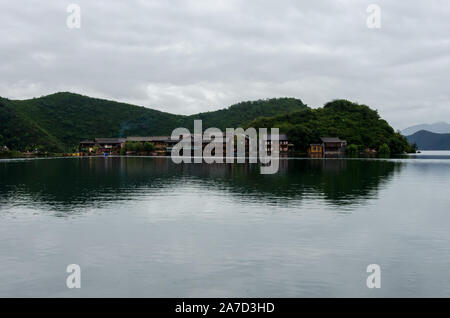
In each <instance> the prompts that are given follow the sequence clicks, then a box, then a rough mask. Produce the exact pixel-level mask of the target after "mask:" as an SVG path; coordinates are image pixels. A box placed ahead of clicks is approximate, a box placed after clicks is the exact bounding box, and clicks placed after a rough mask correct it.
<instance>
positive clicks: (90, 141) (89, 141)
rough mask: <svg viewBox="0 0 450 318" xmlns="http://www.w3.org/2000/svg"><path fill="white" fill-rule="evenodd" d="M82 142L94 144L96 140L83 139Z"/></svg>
mask: <svg viewBox="0 0 450 318" xmlns="http://www.w3.org/2000/svg"><path fill="white" fill-rule="evenodd" d="M80 144H94V141H93V140H83V141H80Z"/></svg>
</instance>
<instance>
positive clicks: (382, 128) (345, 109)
mask: <svg viewBox="0 0 450 318" xmlns="http://www.w3.org/2000/svg"><path fill="white" fill-rule="evenodd" d="M249 126H251V127H267V128H269V127H278V128H280V132H282V133H286V134H288V135H289V136H290V140H291V141H292V142H293V143H294V144H295V146H296V149H297V150H301V151H306V149H307V148H308V145H309V144H310V143H318V142H320V137H340V138H341V139H345V140H347V142H348V144H354V145H357V146H359V148H360V149H365V148H371V149H379V147H380V146H381V145H382V144H384V143H386V144H387V145H388V146H389V148H390V151H391V152H392V153H403V152H409V151H412V150H413V149H411V146H410V145H409V143H408V141H407V140H406V139H405V137H403V136H402V135H400V134H399V133H397V132H395V131H394V129H393V128H392V127H391V126H390V125H389V124H388V123H387V122H386V121H385V120H384V119H382V118H380V116H379V115H378V112H377V111H375V110H372V109H370V108H369V107H368V106H366V105H359V104H356V103H352V102H349V101H347V100H335V101H332V102H330V103H327V104H325V106H324V107H322V108H318V109H309V108H308V109H305V110H303V111H299V112H295V113H293V114H288V115H280V116H275V117H268V118H259V119H257V120H255V121H253V122H251V123H250V124H249Z"/></svg>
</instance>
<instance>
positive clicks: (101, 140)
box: [94, 138, 125, 144]
mask: <svg viewBox="0 0 450 318" xmlns="http://www.w3.org/2000/svg"><path fill="white" fill-rule="evenodd" d="M94 140H95V142H96V143H97V144H121V143H123V142H125V138H95V139H94Z"/></svg>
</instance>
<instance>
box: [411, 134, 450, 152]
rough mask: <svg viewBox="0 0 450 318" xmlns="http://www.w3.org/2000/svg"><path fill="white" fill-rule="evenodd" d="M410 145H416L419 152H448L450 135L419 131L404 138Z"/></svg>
mask: <svg viewBox="0 0 450 318" xmlns="http://www.w3.org/2000/svg"><path fill="white" fill-rule="evenodd" d="M406 139H407V140H408V142H409V143H410V144H413V143H416V144H417V147H418V149H419V150H450V133H449V134H437V133H434V132H431V131H426V130H420V131H418V132H416V133H414V134H412V135H410V136H406Z"/></svg>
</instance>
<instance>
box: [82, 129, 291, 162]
mask: <svg viewBox="0 0 450 318" xmlns="http://www.w3.org/2000/svg"><path fill="white" fill-rule="evenodd" d="M242 136H243V137H244V138H243V140H244V141H243V143H244V149H245V154H246V155H248V153H249V145H250V139H249V137H248V136H245V135H242ZM181 138H182V136H179V137H178V138H172V137H171V136H145V137H138V136H136V137H134V136H131V137H127V138H95V139H93V140H83V141H81V142H80V143H79V148H80V151H81V152H82V153H97V154H99V153H108V154H119V153H120V150H121V149H122V147H124V146H125V144H126V143H127V142H140V143H142V144H145V143H147V142H149V143H151V144H153V145H154V147H155V152H156V153H157V154H159V155H168V154H170V152H171V151H172V148H173V146H174V145H175V144H177V143H178V142H180V140H181ZM186 138H190V144H191V152H192V153H191V155H195V151H196V150H197V151H198V150H199V149H200V147H199V146H198V145H197V144H196V140H197V139H199V140H201V151H202V152H203V150H204V149H205V147H206V145H208V144H210V143H211V142H212V141H214V140H215V137H214V136H213V135H194V134H192V135H189V136H186ZM284 139H285V137H283V140H284ZM222 140H223V155H224V156H233V157H234V156H235V155H236V153H237V150H238V143H239V142H241V143H242V139H239V138H238V136H234V149H233V150H231V153H227V143H226V141H227V139H226V137H223V139H222ZM222 140H218V141H219V142H220V141H222ZM280 144H281V142H280ZM240 146H241V147H242V145H240ZM280 148H281V146H280ZM213 154H214V153H213Z"/></svg>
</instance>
